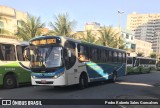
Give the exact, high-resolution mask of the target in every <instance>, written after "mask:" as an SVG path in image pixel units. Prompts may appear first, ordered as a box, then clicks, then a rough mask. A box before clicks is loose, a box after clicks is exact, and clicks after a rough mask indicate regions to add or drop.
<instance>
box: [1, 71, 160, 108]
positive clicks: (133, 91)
mask: <svg viewBox="0 0 160 108" xmlns="http://www.w3.org/2000/svg"><path fill="white" fill-rule="evenodd" d="M157 85H160V72H153V73H150V74H140V75H129V76H124V77H121V78H119V79H118V81H117V82H116V83H110V82H105V83H103V82H98V83H92V84H90V86H89V88H87V89H84V90H78V89H77V88H76V86H70V87H61V88H54V87H48V86H21V87H20V88H16V89H2V88H1V89H0V98H2V99H22V98H23V99H116V98H117V99H135V98H139V99H141V98H146V99H147V98H148V99H154V98H157V99H160V87H159V86H157ZM48 107H50V108H55V107H58V108H59V107H64V108H66V107H69V108H70V107H86V108H88V107H92V108H99V107H102V108H103V107H104V108H106V107H112V108H117V107H120V106H104V105H103V106H93V105H92V106H91V105H88V106H78V105H77V106H76V105H74V106H54V107H53V106H48ZM48 107H47V108H48ZM121 107H125V108H126V107H127V108H134V107H135V108H137V107H142V106H121ZM149 107H151V106H148V108H149ZM152 107H153V108H154V107H155V108H158V107H160V106H152Z"/></svg>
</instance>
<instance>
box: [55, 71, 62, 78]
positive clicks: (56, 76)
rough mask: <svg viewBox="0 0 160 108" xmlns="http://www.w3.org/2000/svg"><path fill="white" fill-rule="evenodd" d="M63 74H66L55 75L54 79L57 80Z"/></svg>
mask: <svg viewBox="0 0 160 108" xmlns="http://www.w3.org/2000/svg"><path fill="white" fill-rule="evenodd" d="M63 74H64V72H61V73H59V74H57V75H55V76H54V77H53V78H54V79H56V78H58V77H60V76H61V75H63Z"/></svg>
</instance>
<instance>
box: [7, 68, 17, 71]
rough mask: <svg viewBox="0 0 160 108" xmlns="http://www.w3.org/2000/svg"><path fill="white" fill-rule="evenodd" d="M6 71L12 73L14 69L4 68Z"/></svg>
mask: <svg viewBox="0 0 160 108" xmlns="http://www.w3.org/2000/svg"><path fill="white" fill-rule="evenodd" d="M5 70H6V71H14V70H16V69H15V68H5Z"/></svg>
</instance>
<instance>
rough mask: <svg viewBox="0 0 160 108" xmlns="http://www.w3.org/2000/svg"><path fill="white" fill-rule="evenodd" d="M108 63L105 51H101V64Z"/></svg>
mask: <svg viewBox="0 0 160 108" xmlns="http://www.w3.org/2000/svg"><path fill="white" fill-rule="evenodd" d="M106 61H107V59H106V54H105V50H103V49H101V62H102V63H105V62H106Z"/></svg>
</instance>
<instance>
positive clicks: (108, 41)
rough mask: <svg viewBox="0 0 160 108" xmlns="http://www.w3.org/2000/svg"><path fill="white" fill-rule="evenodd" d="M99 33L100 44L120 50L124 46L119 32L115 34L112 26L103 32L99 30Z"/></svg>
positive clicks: (104, 28)
mask: <svg viewBox="0 0 160 108" xmlns="http://www.w3.org/2000/svg"><path fill="white" fill-rule="evenodd" d="M99 33H100V37H98V43H99V44H101V45H103V46H109V47H113V48H119V47H120V46H122V39H121V38H120V35H119V32H115V31H114V30H113V28H112V27H111V26H109V27H105V26H104V27H102V28H101V30H99Z"/></svg>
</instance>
